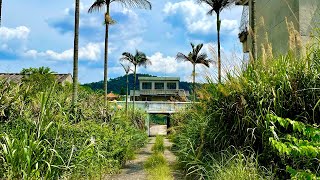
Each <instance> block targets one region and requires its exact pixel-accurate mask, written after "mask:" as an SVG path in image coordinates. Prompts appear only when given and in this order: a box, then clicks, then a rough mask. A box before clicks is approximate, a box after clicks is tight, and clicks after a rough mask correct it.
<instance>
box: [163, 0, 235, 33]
mask: <svg viewBox="0 0 320 180" xmlns="http://www.w3.org/2000/svg"><path fill="white" fill-rule="evenodd" d="M208 10H209V8H208V7H207V6H206V5H204V4H201V5H199V4H197V3H195V2H194V1H191V0H186V1H181V2H178V3H171V2H168V3H167V4H165V7H164V9H163V12H164V13H165V15H166V16H173V15H176V14H177V13H179V12H180V13H182V15H183V18H184V23H185V25H186V27H187V29H188V31H189V32H190V33H204V34H208V33H211V32H212V31H215V30H216V29H217V28H216V27H217V26H216V17H215V16H214V17H212V16H208V15H207V12H208ZM231 16H232V15H231ZM231 16H230V17H231ZM237 18H238V17H237ZM221 21H222V22H221V32H222V33H224V32H232V33H233V34H235V33H238V26H239V25H238V24H239V23H238V21H239V19H227V18H222V20H221Z"/></svg>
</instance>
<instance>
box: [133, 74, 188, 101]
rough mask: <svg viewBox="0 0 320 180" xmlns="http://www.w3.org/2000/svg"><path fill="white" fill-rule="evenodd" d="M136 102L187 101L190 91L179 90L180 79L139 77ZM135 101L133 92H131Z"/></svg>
mask: <svg viewBox="0 0 320 180" xmlns="http://www.w3.org/2000/svg"><path fill="white" fill-rule="evenodd" d="M138 80H139V88H137V90H136V92H135V100H136V101H187V98H188V96H189V91H185V90H184V89H179V81H180V78H178V77H139V78H138ZM130 99H131V100H133V90H131V91H130Z"/></svg>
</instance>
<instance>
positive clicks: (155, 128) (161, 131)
mask: <svg viewBox="0 0 320 180" xmlns="http://www.w3.org/2000/svg"><path fill="white" fill-rule="evenodd" d="M156 135H163V136H166V135H167V125H150V136H156Z"/></svg>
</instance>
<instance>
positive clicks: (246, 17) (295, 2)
mask: <svg viewBox="0 0 320 180" xmlns="http://www.w3.org/2000/svg"><path fill="white" fill-rule="evenodd" d="M255 2H256V3H255V7H256V8H255V9H256V11H255V12H256V13H255V14H256V15H255V17H256V26H255V30H256V39H257V41H256V44H257V54H258V57H259V56H261V54H262V53H263V49H266V48H267V47H266V45H267V44H270V47H271V48H272V52H273V54H274V55H278V54H284V53H287V52H288V50H289V49H290V47H291V45H292V44H290V43H295V45H297V46H301V47H302V48H303V47H304V45H305V44H306V43H307V42H308V40H309V39H310V36H312V33H313V31H314V30H315V28H317V27H318V28H319V27H320V0H255ZM236 4H237V5H242V6H243V14H242V19H241V24H240V33H239V39H240V41H241V42H242V44H243V52H244V53H248V52H250V51H251V48H252V33H250V29H251V28H250V27H253V24H252V21H251V18H252V17H251V16H252V0H238V1H237V2H236ZM293 28H294V29H295V31H296V32H292V29H293ZM290 33H291V34H290ZM292 41H294V42H292Z"/></svg>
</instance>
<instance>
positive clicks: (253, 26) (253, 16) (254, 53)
mask: <svg viewBox="0 0 320 180" xmlns="http://www.w3.org/2000/svg"><path fill="white" fill-rule="evenodd" d="M251 29H252V57H253V61H255V60H256V59H257V42H256V41H257V34H256V0H252V1H251Z"/></svg>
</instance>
